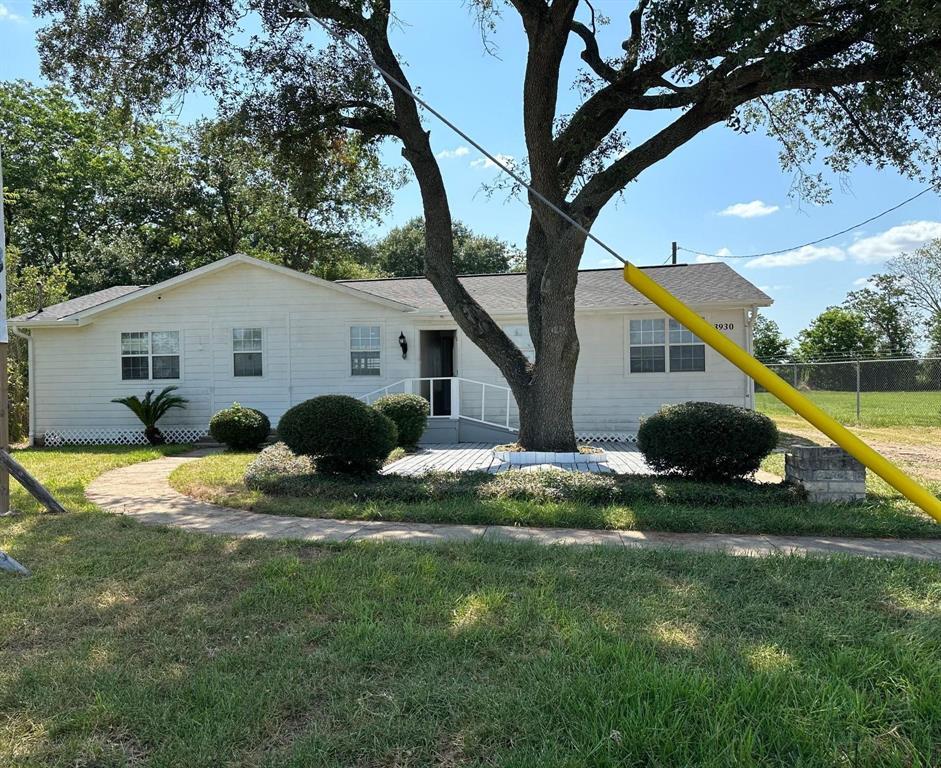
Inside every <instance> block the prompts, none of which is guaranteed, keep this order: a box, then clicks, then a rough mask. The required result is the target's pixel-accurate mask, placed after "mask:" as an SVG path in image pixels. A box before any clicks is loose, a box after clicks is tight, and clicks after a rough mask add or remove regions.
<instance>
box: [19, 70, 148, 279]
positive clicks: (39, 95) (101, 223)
mask: <svg viewBox="0 0 941 768" xmlns="http://www.w3.org/2000/svg"><path fill="white" fill-rule="evenodd" d="M0 143H2V144H3V149H4V169H3V170H4V186H5V187H6V190H7V191H8V192H9V194H10V198H11V199H10V203H9V205H7V206H6V209H5V216H6V235H7V241H8V242H9V243H11V244H13V245H16V246H17V247H18V248H19V251H20V255H21V256H20V263H21V264H22V265H24V266H36V267H38V268H40V269H43V270H48V269H50V268H52V267H64V268H65V269H67V270H69V272H70V274H71V279H72V280H73V281H76V284H77V287H84V286H80V285H78V284H79V283H80V282H81V277H79V276H80V275H83V274H85V273H86V272H87V269H86V268H87V266H88V265H87V263H86V260H85V257H86V256H87V254H88V253H90V252H92V251H94V250H95V248H96V247H97V246H98V245H99V244H100V243H101V242H104V241H106V240H107V239H108V238H109V236H112V235H114V234H115V233H117V232H120V229H121V226H120V225H121V221H120V214H121V210H122V208H123V202H121V201H123V200H124V199H125V198H126V197H127V196H128V195H129V194H130V190H131V188H132V187H133V185H134V184H135V182H136V181H137V180H139V179H140V178H142V177H150V176H152V175H153V171H152V168H153V166H155V165H159V164H160V163H161V162H163V161H164V159H165V153H166V152H167V148H166V146H165V144H164V142H163V139H162V137H161V136H160V134H159V133H158V132H157V131H156V130H155V129H154V128H153V127H152V126H145V125H140V126H137V127H135V129H133V130H132V129H130V128H129V127H128V126H127V124H126V121H125V120H124V119H123V118H122V116H121V115H120V114H119V112H118V110H115V109H108V108H106V107H102V109H101V110H100V111H99V110H97V109H94V110H80V109H77V108H76V107H75V105H74V104H73V103H72V101H71V100H70V99H69V98H68V96H67V95H66V92H65V90H64V89H63V88H62V87H61V86H53V87H51V88H38V87H35V86H31V85H28V84H27V83H24V82H12V83H3V84H2V85H0ZM102 287H103V286H102Z"/></svg>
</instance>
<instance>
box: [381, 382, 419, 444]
mask: <svg viewBox="0 0 941 768" xmlns="http://www.w3.org/2000/svg"><path fill="white" fill-rule="evenodd" d="M372 407H373V408H375V409H376V410H377V411H379V413H381V414H383V415H385V416H388V417H389V418H390V419H392V421H394V422H395V426H396V427H397V428H398V430H399V445H400V446H402V447H403V448H414V447H415V446H416V445H417V444H418V441H419V439H420V438H421V436H422V434H424V432H425V427H426V426H427V425H428V414H429V413H431V411H430V409H429V407H428V401H427V400H425V398H423V397H421V396H420V395H409V394H406V393H399V394H394V395H384V396H383V397H380V398H379V399H378V400H376V402H374V403H373V404H372Z"/></svg>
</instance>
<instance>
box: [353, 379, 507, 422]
mask: <svg viewBox="0 0 941 768" xmlns="http://www.w3.org/2000/svg"><path fill="white" fill-rule="evenodd" d="M426 381H427V382H428V383H429V387H428V401H429V406H430V409H431V413H432V414H434V406H435V388H434V387H433V386H431V383H432V382H436V381H448V382H451V393H452V398H451V413H450V414H447V415H444V416H434V415H433V416H431V418H435V419H457V418H463V419H469V420H470V421H476V422H477V423H479V424H489V425H491V426H494V427H503V428H504V429H508V430H512V429H513V427H511V426H510V409H511V400H510V398H511V396H512V391H511V390H510V388H509V387H507V386H504V385H502V384H492V383H490V382H489V381H477V380H476V379H465V378H463V377H461V376H419V377H416V378H409V379H400V380H399V381H395V382H392V383H391V384H387V385H386V386H384V387H379V388H378V389H374V390H373V391H372V392H367V393H366V394H365V395H359V399H360V400H362V401H363V402H364V403H366V404H367V405H370V404H371V403H372V401H373V400H376V399H377V398H379V397H382V396H383V395H388V394H395V393H397V392H406V393H412V394H415V386H416V383H417V384H418V385H421V384H422V383H423V382H426ZM463 385H470V386H479V387H480V388H481V390H480V416H479V418H478V417H477V416H475V415H471V414H470V413H464V411H463V408H462V405H463V404H462V402H461V387H462V386H463ZM487 387H491V388H492V389H496V390H501V391H502V392H503V394H504V397H505V399H506V405H505V411H504V414H505V418H504V419H503V420H502V421H494V420H492V419H488V418H487ZM418 394H420V393H418ZM475 410H476V409H475Z"/></svg>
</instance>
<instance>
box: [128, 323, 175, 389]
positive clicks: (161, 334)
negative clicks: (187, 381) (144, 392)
mask: <svg viewBox="0 0 941 768" xmlns="http://www.w3.org/2000/svg"><path fill="white" fill-rule="evenodd" d="M178 378H180V332H179V331H132V332H129V333H122V334H121V379H122V380H124V381H146V380H149V379H178Z"/></svg>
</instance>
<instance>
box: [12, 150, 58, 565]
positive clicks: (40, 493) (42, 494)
mask: <svg viewBox="0 0 941 768" xmlns="http://www.w3.org/2000/svg"><path fill="white" fill-rule="evenodd" d="M6 268H7V241H6V231H5V229H4V220H3V148H2V147H0V515H7V514H9V512H10V473H11V472H12V473H13V474H14V476H15V477H16V479H17V480H19V481H20V483H21V484H22V485H23V487H24V488H25V489H26V490H27V491H29V492H30V493H31V494H32V495H33V496H34V497H35V498H36V500H37V501H39V503H40V504H42V505H43V506H44V507H45V508H46V509H48V510H49V511H50V512H65V509H64V508H63V507H62V505H61V504H59V502H58V501H56V500H55V498H54V497H53V496H52V494H51V493H49V491H47V490H46V489H45V488H44V487H43V486H42V485H41V484H40V483H39V482H38V481H37V480H36V479H35V478H33V477H32V475H30V474H29V472H27V471H26V468H25V467H23V466H22V465H21V464H20V463H19V462H17V461H16V459H14V458H13V457H12V456H11V455H10V403H9V378H10V371H9V369H8V368H7V360H8V357H7V348H8V346H9V342H10V338H9V336H8V335H7V272H6ZM0 571H10V572H12V573H17V574H20V575H22V576H28V575H29V569H27V568H25V567H24V566H22V565H20V564H19V563H18V562H17V561H16V560H14V559H13V558H12V557H10V556H9V555H8V554H7V553H6V552H2V551H0Z"/></svg>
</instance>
